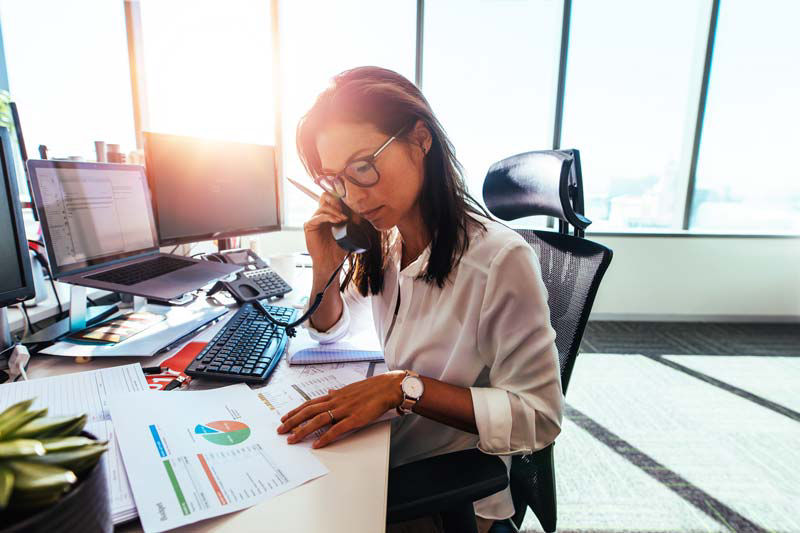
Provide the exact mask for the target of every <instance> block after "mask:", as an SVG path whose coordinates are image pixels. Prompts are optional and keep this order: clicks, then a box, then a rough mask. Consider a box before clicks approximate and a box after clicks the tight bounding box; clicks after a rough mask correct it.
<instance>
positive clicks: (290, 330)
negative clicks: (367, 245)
mask: <svg viewBox="0 0 800 533" xmlns="http://www.w3.org/2000/svg"><path fill="white" fill-rule="evenodd" d="M351 255H353V253H352V252H350V253H348V254H347V255H346V256H345V258H344V259H343V260H342V262H341V263H339V266H338V267H336V270H335V271H334V273H333V274H332V275H331V277H330V279H329V280H328V283H326V284H325V287H324V288H323V289H322V290H321V291H320V292H318V293H317V295H316V296H315V297H314V303H312V304H311V306H310V307H309V308H308V310H307V311H306V312H305V313H303V316H301V317H300V318H298V319H297V320H295V321H294V322H291V323H289V322H281V321H280V320H277V319H275V318H273V317H272V315H271V314H270V313H269V311H267V308H266V307H264V304H262V303H261V301H260V300H255V301H254V302H253V304H254V305H255V306H256V307H257V308H258V309H259V311H261V313H262V314H263V315H264V316H265V317H267V320H269V321H270V322H272V323H273V324H275V325H276V326H279V327H282V328H284V329H286V334H287V335H288V336H290V337H294V336H295V335H297V330H296V329H295V328H296V327H297V326H299V325H300V324H302V323H303V322H305V321H306V320H308V317H310V316H311V315H313V314H314V311H316V310H317V308H318V307H319V305H320V304H321V303H322V298H324V297H325V291H327V290H328V287H330V286H331V283H333V280H334V279H336V277H337V276H338V275H339V272H341V270H342V267H343V266H344V264H345V263H346V262H347V260H348V259H350V256H351Z"/></svg>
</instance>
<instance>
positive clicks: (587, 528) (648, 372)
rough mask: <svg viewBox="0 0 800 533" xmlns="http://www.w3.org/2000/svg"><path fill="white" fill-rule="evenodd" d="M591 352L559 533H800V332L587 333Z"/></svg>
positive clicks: (650, 326)
mask: <svg viewBox="0 0 800 533" xmlns="http://www.w3.org/2000/svg"><path fill="white" fill-rule="evenodd" d="M582 347H583V349H584V351H583V353H581V355H580V356H579V357H578V360H577V362H576V364H575V369H574V372H573V375H572V380H571V383H570V385H569V391H568V394H567V409H566V412H565V417H564V423H563V425H562V433H561V435H560V436H559V438H558V440H557V441H556V446H555V465H556V484H557V499H558V531H561V532H585V533H607V532H608V533H610V532H630V533H644V532H668V531H669V532H672V531H690V532H695V531H696V532H707V531H708V532H712V531H713V532H729V531H735V532H750V531H752V532H768V531H769V532H800V504H799V503H798V502H800V357H799V356H800V327H799V326H797V325H784V324H777V325H766V324H654V323H619V322H617V323H613V322H601V323H590V324H589V327H588V328H587V333H586V335H585V336H584V343H583V345H582ZM600 348H615V349H616V350H615V351H612V350H606V351H602V352H601V351H600ZM622 348H624V349H622ZM590 352H594V353H590ZM522 530H523V531H525V532H538V531H541V528H540V527H539V523H538V521H537V519H536V517H535V516H534V515H533V513H532V512H530V511H528V513H527V515H526V517H525V521H524V523H523V528H522Z"/></svg>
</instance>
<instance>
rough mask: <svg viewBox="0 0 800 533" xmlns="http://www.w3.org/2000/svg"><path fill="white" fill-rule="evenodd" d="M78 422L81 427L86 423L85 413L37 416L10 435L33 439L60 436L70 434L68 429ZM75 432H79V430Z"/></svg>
mask: <svg viewBox="0 0 800 533" xmlns="http://www.w3.org/2000/svg"><path fill="white" fill-rule="evenodd" d="M81 420H82V422H81ZM79 422H80V423H81V429H83V425H85V424H86V415H78V416H54V417H47V418H38V419H36V420H33V421H31V422H28V423H27V424H26V425H25V426H23V427H21V428H19V429H17V430H16V431H15V432H14V433H13V434H12V435H11V436H10V437H11V438H20V437H22V438H34V439H46V438H53V437H61V436H64V435H68V434H70V433H69V430H71V429H72V427H73V426H74V425H76V424H78V423H79ZM77 433H80V430H79V431H78V432H77Z"/></svg>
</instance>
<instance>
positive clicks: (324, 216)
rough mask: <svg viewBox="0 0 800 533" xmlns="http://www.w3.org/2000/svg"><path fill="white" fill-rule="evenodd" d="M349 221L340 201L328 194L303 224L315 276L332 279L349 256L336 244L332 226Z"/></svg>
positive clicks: (320, 200) (323, 196) (324, 194)
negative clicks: (345, 257) (334, 272)
mask: <svg viewBox="0 0 800 533" xmlns="http://www.w3.org/2000/svg"><path fill="white" fill-rule="evenodd" d="M345 221H347V216H345V214H344V213H343V212H342V207H341V204H340V202H339V199H338V198H336V197H335V196H333V195H332V194H330V193H328V192H324V193H322V197H320V199H319V207H318V208H317V210H316V211H315V212H314V214H313V215H312V216H311V218H310V219H308V220H307V221H306V223H305V224H303V231H304V232H305V235H306V247H307V248H308V253H309V255H310V256H311V260H312V262H313V265H314V274H315V275H319V276H322V277H330V275H331V274H333V271H334V270H336V268H337V267H338V266H339V264H340V263H341V262H342V261H343V260H344V256H345V255H346V254H347V252H345V251H344V250H343V249H342V248H340V247H339V245H338V244H336V240H334V238H333V234H332V233H331V226H332V225H336V224H341V223H343V222H345Z"/></svg>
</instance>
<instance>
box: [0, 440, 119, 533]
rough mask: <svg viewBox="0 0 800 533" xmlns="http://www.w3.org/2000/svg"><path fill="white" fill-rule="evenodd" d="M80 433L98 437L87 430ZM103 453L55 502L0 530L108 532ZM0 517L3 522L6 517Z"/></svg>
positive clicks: (8, 532) (20, 532) (6, 532)
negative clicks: (70, 488)
mask: <svg viewBox="0 0 800 533" xmlns="http://www.w3.org/2000/svg"><path fill="white" fill-rule="evenodd" d="M81 435H83V436H84V437H89V438H90V439H95V440H97V438H96V437H95V436H94V435H92V434H91V433H87V432H86V431H84V432H83V433H81ZM106 455H107V454H103V455H102V457H100V460H99V461H98V462H97V464H96V465H94V467H93V468H92V469H91V470H89V471H88V472H86V473H84V474H82V475H81V477H80V478H78V482H77V484H76V485H75V487H74V488H73V489H72V490H70V491H69V492H68V493H67V494H66V495H65V496H64V497H63V498H61V499H60V500H58V501H57V502H56V503H55V504H53V505H51V506H49V507H44V508H42V509H39V510H37V511H33V514H31V515H25V516H24V517H19V518H17V519H15V520H14V521H13V522H12V523H11V524H10V525H8V526H6V527H0V533H23V532H24V533H39V532H41V533H61V532H63V533H74V532H76V531H79V532H81V533H90V532H91V533H94V532H98V531H102V532H105V533H111V531H113V530H114V523H113V522H112V521H111V502H110V500H109V494H108V484H107V483H106V469H105V461H106V460H107V459H106ZM2 518H3V522H5V521H6V517H5V516H3V517H2Z"/></svg>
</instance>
